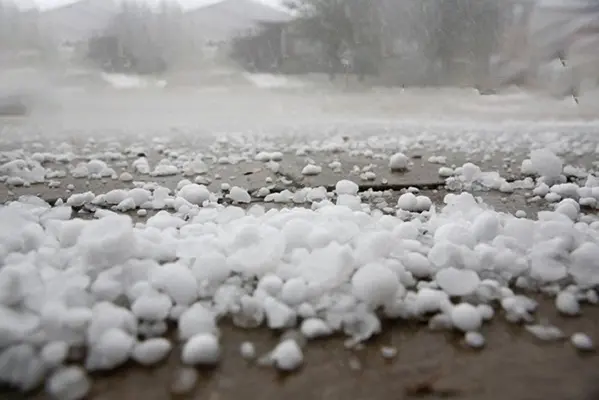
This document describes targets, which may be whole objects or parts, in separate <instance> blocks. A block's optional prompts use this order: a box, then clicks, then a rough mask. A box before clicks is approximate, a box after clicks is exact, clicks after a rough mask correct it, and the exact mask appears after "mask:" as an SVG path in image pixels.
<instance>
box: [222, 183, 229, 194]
mask: <svg viewBox="0 0 599 400" xmlns="http://www.w3.org/2000/svg"><path fill="white" fill-rule="evenodd" d="M229 189H231V185H229V184H228V183H226V182H223V183H221V184H220V190H222V191H223V192H226V191H228V190H229Z"/></svg>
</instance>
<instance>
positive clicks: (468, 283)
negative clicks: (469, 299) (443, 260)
mask: <svg viewBox="0 0 599 400" xmlns="http://www.w3.org/2000/svg"><path fill="white" fill-rule="evenodd" d="M435 281H436V282H437V284H438V285H439V287H440V288H441V289H443V291H445V293H447V294H448V295H450V296H467V295H469V294H472V293H474V291H475V290H476V288H477V287H478V285H479V284H480V278H479V277H478V274H477V273H476V272H474V271H472V270H467V269H457V268H454V267H449V268H443V269H442V270H440V271H439V272H437V274H436V275H435Z"/></svg>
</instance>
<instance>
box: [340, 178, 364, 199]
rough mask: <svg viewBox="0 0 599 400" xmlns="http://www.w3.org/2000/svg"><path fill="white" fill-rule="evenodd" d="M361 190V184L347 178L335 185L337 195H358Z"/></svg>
mask: <svg viewBox="0 0 599 400" xmlns="http://www.w3.org/2000/svg"><path fill="white" fill-rule="evenodd" d="M358 191H359V186H358V184H356V183H355V182H352V181H349V180H347V179H343V180H340V181H339V182H337V184H336V185H335V192H336V193H337V195H341V194H348V195H350V196H356V195H357V194H358Z"/></svg>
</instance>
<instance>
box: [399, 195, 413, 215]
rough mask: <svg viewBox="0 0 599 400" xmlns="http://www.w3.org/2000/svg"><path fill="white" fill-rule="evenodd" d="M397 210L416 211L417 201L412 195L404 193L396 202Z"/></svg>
mask: <svg viewBox="0 0 599 400" xmlns="http://www.w3.org/2000/svg"><path fill="white" fill-rule="evenodd" d="M397 208H399V209H400V210H406V211H416V210H417V209H418V199H417V198H416V196H415V195H414V194H413V193H404V194H402V195H401V196H399V199H398V200H397Z"/></svg>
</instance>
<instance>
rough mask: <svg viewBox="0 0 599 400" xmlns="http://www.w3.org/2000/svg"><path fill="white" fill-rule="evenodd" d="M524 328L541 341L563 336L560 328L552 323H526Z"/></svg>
mask: <svg viewBox="0 0 599 400" xmlns="http://www.w3.org/2000/svg"><path fill="white" fill-rule="evenodd" d="M524 329H526V330H527V331H528V332H530V333H531V334H533V335H534V336H535V337H536V338H537V339H540V340H543V341H554V340H560V339H563V338H564V333H563V332H562V331H561V329H559V328H558V327H556V326H553V325H541V324H538V325H526V326H525V327H524Z"/></svg>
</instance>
